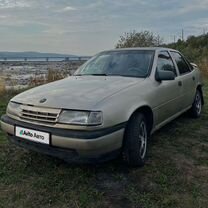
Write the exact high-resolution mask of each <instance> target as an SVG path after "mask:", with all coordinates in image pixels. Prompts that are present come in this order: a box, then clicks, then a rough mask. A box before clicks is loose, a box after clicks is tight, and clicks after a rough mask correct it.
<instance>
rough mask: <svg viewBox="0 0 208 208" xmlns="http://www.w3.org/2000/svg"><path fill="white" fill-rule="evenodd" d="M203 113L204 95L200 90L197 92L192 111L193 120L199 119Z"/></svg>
mask: <svg viewBox="0 0 208 208" xmlns="http://www.w3.org/2000/svg"><path fill="white" fill-rule="evenodd" d="M201 111H202V94H201V92H200V91H199V90H197V91H196V95H195V99H194V102H193V104H192V108H191V110H190V113H191V116H192V117H193V118H199V117H200V115H201Z"/></svg>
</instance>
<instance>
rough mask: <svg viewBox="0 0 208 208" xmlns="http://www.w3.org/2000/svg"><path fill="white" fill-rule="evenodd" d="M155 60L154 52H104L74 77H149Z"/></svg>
mask: <svg viewBox="0 0 208 208" xmlns="http://www.w3.org/2000/svg"><path fill="white" fill-rule="evenodd" d="M153 59H154V51H153V50H138V51H137V50H132V51H131V50H129V51H125V50H124V51H109V52H103V53H100V54H98V55H97V56H95V57H93V58H92V59H91V60H89V61H88V62H87V63H86V64H84V65H83V66H81V67H80V68H79V69H78V70H77V71H76V73H75V74H74V75H75V76H87V75H94V76H127V77H147V76H148V75H149V73H150V70H151V68H152V63H153Z"/></svg>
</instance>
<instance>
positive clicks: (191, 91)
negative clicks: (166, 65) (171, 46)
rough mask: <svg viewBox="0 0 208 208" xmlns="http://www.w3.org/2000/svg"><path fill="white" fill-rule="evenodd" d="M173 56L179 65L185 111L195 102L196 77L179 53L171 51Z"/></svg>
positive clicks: (182, 103) (182, 101) (182, 102)
mask: <svg viewBox="0 0 208 208" xmlns="http://www.w3.org/2000/svg"><path fill="white" fill-rule="evenodd" d="M171 56H172V57H173V59H174V61H175V63H176V65H177V68H178V71H179V77H180V79H181V85H182V86H181V87H182V97H181V105H182V108H183V109H186V108H188V107H189V106H191V105H192V103H193V100H194V96H195V92H196V77H195V74H194V71H193V69H192V68H191V66H190V64H188V62H187V61H186V60H185V58H184V57H183V56H182V55H181V54H180V53H179V52H176V51H171Z"/></svg>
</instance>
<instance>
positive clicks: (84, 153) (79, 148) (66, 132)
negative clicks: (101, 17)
mask: <svg viewBox="0 0 208 208" xmlns="http://www.w3.org/2000/svg"><path fill="white" fill-rule="evenodd" d="M15 126H21V127H24V128H28V129H35V130H38V131H43V132H48V133H50V135H51V142H50V145H44V144H40V143H36V142H31V141H28V140H25V139H22V138H18V137H16V136H15ZM125 126H126V123H121V124H119V125H116V126H113V127H110V128H105V129H99V130H94V131H81V130H70V129H61V128H53V127H45V126H41V125H36V124H31V123H26V122H22V121H18V120H15V119H12V118H10V117H8V116H7V115H4V116H2V118H1V128H2V129H3V131H5V132H6V133H7V134H8V136H9V139H10V140H11V141H12V142H13V143H15V144H17V145H19V146H22V147H25V148H27V149H31V150H35V151H38V152H42V153H45V154H48V155H52V156H55V157H59V158H61V159H64V160H67V161H74V160H80V161H82V160H87V161H88V160H95V161H97V160H100V161H102V160H108V156H109V159H111V158H112V157H113V156H114V153H115V154H116V153H119V150H120V149H121V147H122V143H123V135H124V129H125Z"/></svg>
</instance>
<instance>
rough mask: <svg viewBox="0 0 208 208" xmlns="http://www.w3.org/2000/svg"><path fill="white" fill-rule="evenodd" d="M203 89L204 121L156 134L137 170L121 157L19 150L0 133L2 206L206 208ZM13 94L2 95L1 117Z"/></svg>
mask: <svg viewBox="0 0 208 208" xmlns="http://www.w3.org/2000/svg"><path fill="white" fill-rule="evenodd" d="M204 91H205V100H206V105H205V107H204V110H203V115H202V117H201V118H200V119H197V120H194V119H190V118H189V116H188V115H183V116H181V117H180V118H178V119H177V120H176V121H173V122H172V123H170V124H169V125H167V126H166V127H164V128H163V129H161V130H160V131H159V132H157V133H156V134H154V136H153V139H152V142H151V143H152V144H151V145H150V150H149V158H148V161H147V164H146V166H145V167H144V168H139V169H130V168H128V167H126V166H124V165H123V163H122V161H121V160H120V159H117V160H115V161H112V162H109V163H106V164H102V165H97V166H90V165H76V164H73V165H72V164H66V163H64V162H63V161H60V160H58V159H54V158H51V157H48V156H45V155H41V154H38V153H34V152H30V151H26V150H23V149H20V148H17V147H16V146H14V145H12V144H10V143H8V141H7V139H6V136H5V135H4V134H3V133H2V132H1V131H0V207H2V208H3V207H16V208H18V207H27V208H30V207H35V208H36V207H44V208H47V207H59V208H60V207H70V208H73V207H74V208H77V207H90V208H91V207H92V208H93V207H101V208H102V207H103V208H104V207H106V208H108V207H127V208H128V207H143V208H162V207H164V208H167V207H173V208H175V207H177V208H180V207H181V208H186V207H187V208H196V207H207V205H208V198H207V196H208V185H207V184H208V177H207V176H208V136H207V135H208V127H207V120H208V104H207V103H208V82H206V85H205V89H204ZM11 96H12V95H7V96H5V97H1V100H0V114H3V113H5V109H6V104H7V102H8V100H9V97H11Z"/></svg>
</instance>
